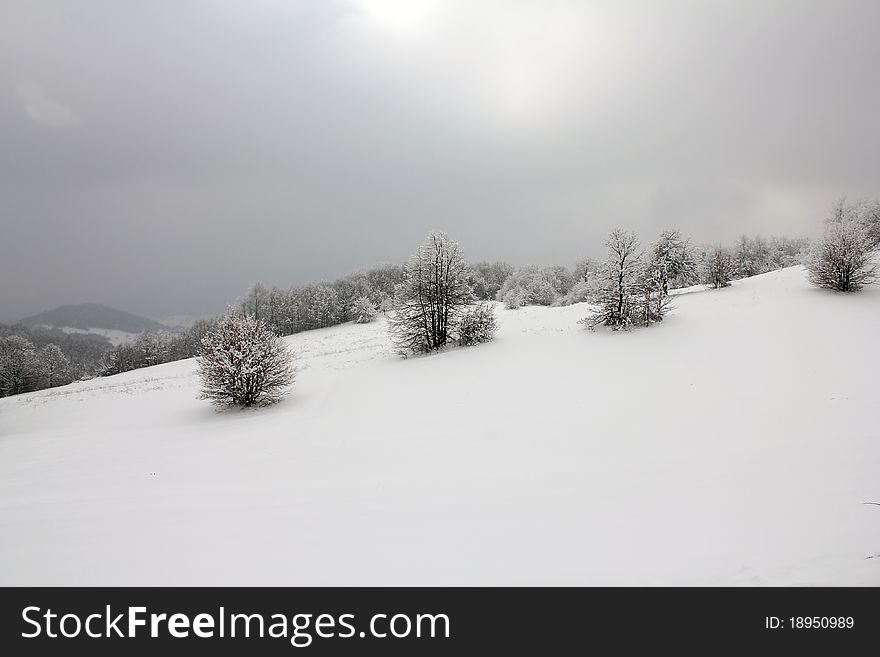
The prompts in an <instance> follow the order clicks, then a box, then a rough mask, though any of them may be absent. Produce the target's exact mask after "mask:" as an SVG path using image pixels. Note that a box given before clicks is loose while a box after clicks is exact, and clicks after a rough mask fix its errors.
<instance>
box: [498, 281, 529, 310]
mask: <svg viewBox="0 0 880 657" xmlns="http://www.w3.org/2000/svg"><path fill="white" fill-rule="evenodd" d="M527 298H528V295H527V294H526V291H525V290H523V289H522V288H521V287H515V288H513V289H512V290H508V291H507V293H506V294H505V295H504V298H503V299H502V301H503V302H504V307H505V308H507V309H508V310H516V309H518V308H522V307H523V306H524V305H526V301H527Z"/></svg>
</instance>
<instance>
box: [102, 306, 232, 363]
mask: <svg viewBox="0 0 880 657" xmlns="http://www.w3.org/2000/svg"><path fill="white" fill-rule="evenodd" d="M217 321H218V320H217V319H216V318H214V319H200V320H198V321H197V322H195V323H194V324H193V325H192V326H190V327H189V328H188V329H187V330H186V331H184V332H182V333H171V332H168V331H144V332H143V333H141V334H139V335H138V336H137V337H135V338H134V339H133V340H130V341H128V342H123V343H122V344H118V345H116V346H115V347H113V348H112V349H110V351H109V352H107V354H106V356H105V357H104V359H103V361H102V363H101V366H100V368H99V369H98V374H99V375H100V376H110V375H113V374H121V373H122V372H129V371H131V370H136V369H140V368H141V367H150V366H151V365H161V364H162V363H170V362H172V361H175V360H182V359H184V358H192V357H193V356H196V355H197V354H198V353H199V349H200V346H201V341H202V337H204V335H205V334H206V333H207V332H208V331H209V330H210V329H211V328H212V327H213V326H214V325H215V324H216V323H217Z"/></svg>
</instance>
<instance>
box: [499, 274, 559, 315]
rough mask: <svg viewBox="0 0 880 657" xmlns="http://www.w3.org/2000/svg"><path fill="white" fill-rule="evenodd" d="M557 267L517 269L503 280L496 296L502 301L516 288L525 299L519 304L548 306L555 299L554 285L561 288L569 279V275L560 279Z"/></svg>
mask: <svg viewBox="0 0 880 657" xmlns="http://www.w3.org/2000/svg"><path fill="white" fill-rule="evenodd" d="M558 269H559V268H554V267H535V266H529V267H522V268H521V269H517V270H516V271H515V272H513V273H512V274H511V275H510V276H508V277H507V280H505V281H504V284H503V285H502V286H501V289H500V290H499V291H498V295H497V298H498V299H499V300H501V301H504V299H505V297H507V295H508V294H509V293H510V292H511V291H513V290H518V291H519V293H520V295H521V296H522V297H523V299H524V300H525V301H524V303H523V304H521V305H534V306H549V305H551V304H552V303H553V302H554V301H555V300H556V287H555V286H560V288H562V287H564V286H565V285H566V284H568V283H569V281H570V280H571V279H570V277H569V278H568V279H566V280H560V276H559V271H558ZM505 304H506V302H505Z"/></svg>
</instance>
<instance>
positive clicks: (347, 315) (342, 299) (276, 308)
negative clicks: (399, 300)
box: [238, 264, 403, 335]
mask: <svg viewBox="0 0 880 657" xmlns="http://www.w3.org/2000/svg"><path fill="white" fill-rule="evenodd" d="M402 280H403V267H401V266H399V265H393V264H381V265H376V266H374V267H371V268H369V269H366V270H363V271H359V272H355V273H352V274H348V275H347V276H343V277H341V278H338V279H336V280H335V281H331V282H329V283H326V282H320V283H309V284H307V285H298V286H293V287H290V288H287V289H281V288H278V287H272V288H267V287H266V286H265V285H263V284H262V283H255V284H254V285H253V286H251V288H250V289H249V290H248V291H247V293H246V294H245V295H244V297H243V298H242V299H241V301H240V302H239V304H238V310H239V311H240V312H242V313H243V314H245V315H252V316H253V317H254V318H255V319H257V320H260V321H263V322H265V323H266V325H267V326H268V327H269V328H270V329H271V330H272V331H273V332H274V333H275V334H276V335H291V334H293V333H299V332H300V331H308V330H311V329H316V328H325V327H327V326H334V325H336V324H343V323H345V322H349V321H352V320H354V319H357V318H358V317H360V318H363V317H364V316H365V313H364V304H365V303H369V304H370V305H371V306H372V308H373V310H374V311H387V310H388V308H389V306H390V303H391V299H392V298H393V297H394V290H395V287H396V286H397V285H398V284H399V283H400V282H401V281H402ZM366 314H369V313H366ZM373 316H375V313H373ZM361 321H362V319H361Z"/></svg>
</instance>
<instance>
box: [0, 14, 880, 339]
mask: <svg viewBox="0 0 880 657" xmlns="http://www.w3.org/2000/svg"><path fill="white" fill-rule="evenodd" d="M878 25H880V3H878V2H876V0H865V1H863V2H856V1H842V0H828V1H826V2H810V1H808V0H791V1H790V2H775V1H773V0H754V1H748V0H738V1H737V2H722V1H713V2H705V1H701V0H695V1H692V2H680V1H671V0H662V1H660V0H646V1H644V2H623V1H611V0H608V1H596V2H590V1H587V0H575V1H572V2H554V1H552V0H534V1H527V2H526V1H516V0H508V1H506V2H502V1H497V2H494V1H480V0H460V1H459V0H443V1H439V0H438V1H430V0H426V1H421V0H363V1H355V0H339V1H335V0H303V1H300V2H296V1H293V0H288V1H282V0H238V1H221V0H204V1H201V2H195V1H186V0H167V1H165V0H130V1H124V0H75V1H74V0H59V1H57V2H53V1H50V0H0V223H2V226H0V227H2V233H0V280H2V286H0V321H11V320H14V319H17V318H19V317H21V316H23V315H26V314H31V313H33V312H37V311H40V310H44V309H47V308H50V307H53V306H56V305H60V304H64V303H80V302H86V301H94V302H99V303H106V304H108V305H112V306H116V307H119V308H122V309H125V310H129V311H132V312H137V313H141V314H145V315H147V316H150V317H153V318H156V319H161V318H163V317H165V316H168V315H173V314H201V313H209V312H215V311H220V310H222V309H223V308H224V307H225V305H226V303H227V302H229V301H232V300H234V298H235V297H236V296H237V295H239V294H240V293H241V292H243V290H244V289H245V288H246V287H247V286H248V285H249V284H250V283H251V282H253V281H255V280H262V281H265V282H266V283H268V284H278V285H283V286H287V285H290V284H292V283H302V282H305V281H308V280H315V279H320V278H333V277H336V276H337V275H340V274H343V273H346V272H348V271H352V270H355V269H358V268H360V267H362V266H365V265H370V264H372V263H376V262H381V261H402V260H404V259H405V257H406V256H407V255H408V254H409V253H410V252H411V251H412V250H413V249H414V247H415V246H416V245H417V244H418V242H419V241H420V240H421V239H422V238H423V236H424V234H425V233H426V232H427V231H428V230H429V229H430V228H433V227H437V228H442V229H445V230H446V231H447V232H449V233H450V235H451V236H452V237H454V238H455V239H457V240H459V241H460V242H461V243H462V246H463V248H464V250H465V253H466V255H467V256H468V257H469V258H470V259H473V260H478V259H506V260H509V261H511V262H513V263H515V264H526V263H536V264H550V263H561V264H567V265H571V264H573V263H574V261H575V259H576V258H578V257H580V256H582V255H596V254H598V253H600V252H601V242H602V240H603V239H604V236H605V234H606V233H607V232H608V231H609V230H610V229H611V228H613V227H615V226H617V225H620V226H623V227H626V228H630V229H633V230H636V231H637V232H638V233H639V234H640V235H641V236H642V238H643V240H644V241H649V240H650V239H652V238H653V236H654V235H655V234H656V233H657V232H658V231H659V230H661V229H663V228H667V227H673V228H680V229H681V230H682V231H684V232H686V233H688V234H690V235H692V236H693V238H694V240H695V241H697V242H704V241H715V240H732V239H733V238H734V237H735V236H736V235H738V234H740V233H742V232H748V233H756V232H761V233H764V234H770V233H783V232H784V233H787V234H791V235H811V234H813V233H815V230H816V227H817V226H818V224H819V222H821V219H822V218H823V216H824V215H825V213H826V212H827V209H828V207H829V206H830V204H831V203H832V202H833V200H834V199H835V198H836V197H837V196H839V195H840V194H843V193H846V194H847V195H849V196H850V197H859V196H877V195H878V194H880V72H878V71H880V69H878V66H880V38H878V29H877V28H878Z"/></svg>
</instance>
